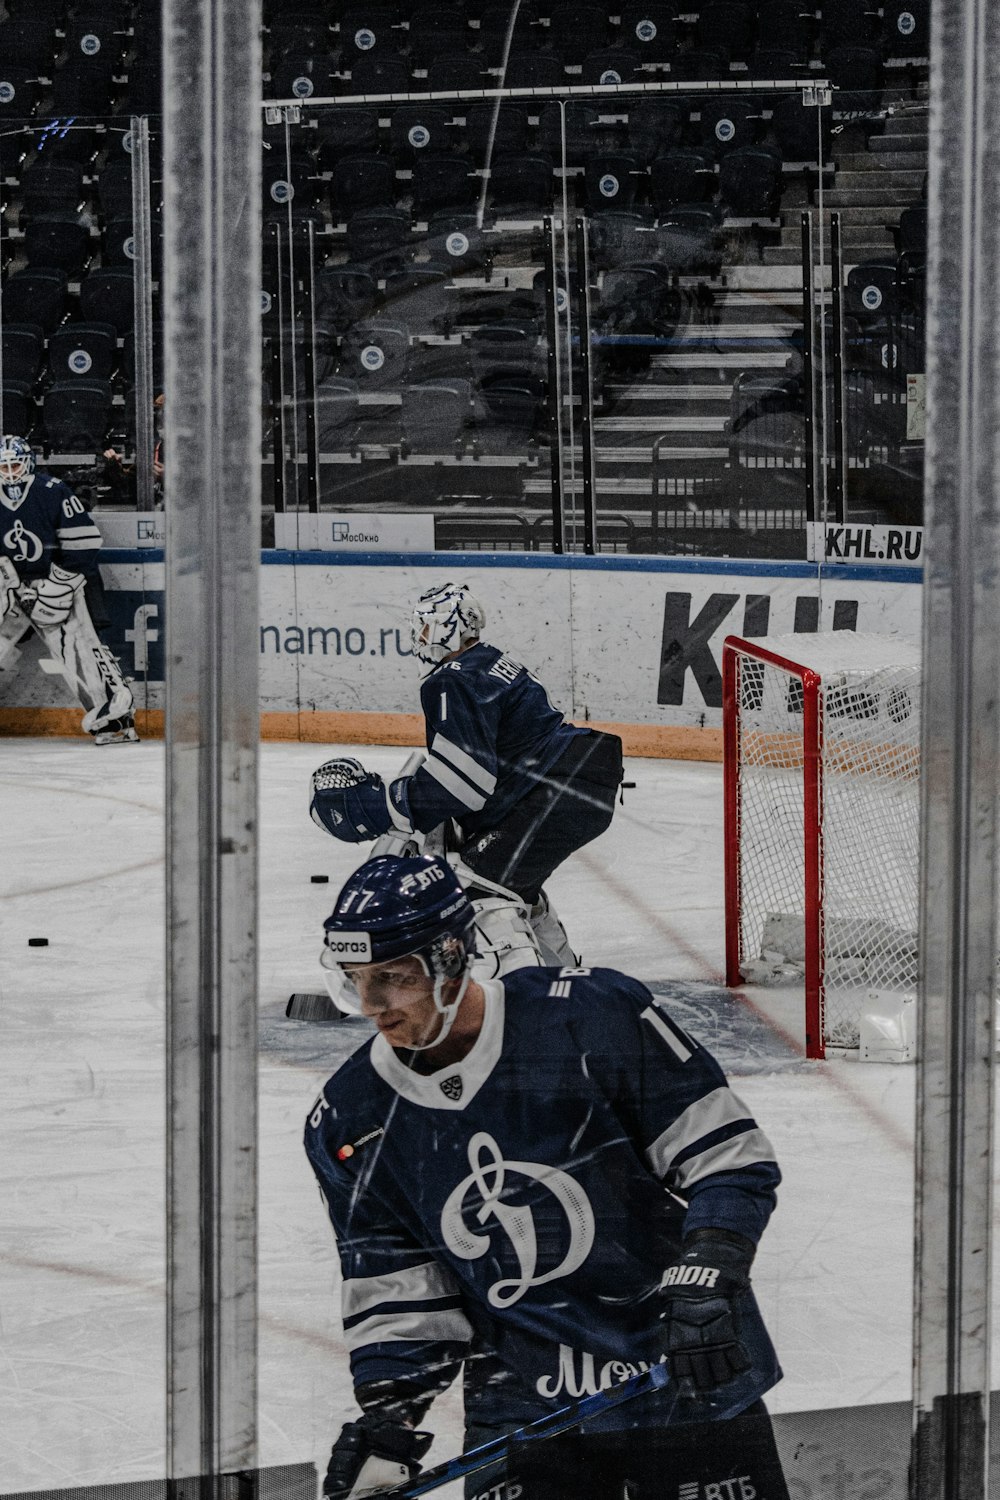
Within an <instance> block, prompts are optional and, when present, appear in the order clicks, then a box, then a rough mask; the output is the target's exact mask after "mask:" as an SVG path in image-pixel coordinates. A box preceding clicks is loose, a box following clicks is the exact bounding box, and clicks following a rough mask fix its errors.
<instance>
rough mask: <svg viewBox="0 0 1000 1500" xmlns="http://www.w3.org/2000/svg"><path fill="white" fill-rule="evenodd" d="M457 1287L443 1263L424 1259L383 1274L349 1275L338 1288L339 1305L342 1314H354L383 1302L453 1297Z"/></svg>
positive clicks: (350, 1315)
mask: <svg viewBox="0 0 1000 1500" xmlns="http://www.w3.org/2000/svg"><path fill="white" fill-rule="evenodd" d="M457 1291H458V1283H457V1282H456V1280H455V1278H454V1276H452V1274H451V1272H450V1271H449V1270H448V1269H447V1267H446V1266H442V1265H439V1264H438V1263H437V1261H434V1260H425V1261H421V1263H420V1265H418V1266H406V1267H404V1269H403V1270H402V1271H387V1272H386V1273H385V1275H384V1276H352V1277H349V1278H348V1279H347V1280H346V1281H345V1282H344V1284H343V1287H342V1289H341V1308H342V1311H343V1314H344V1317H345V1318H355V1317H357V1315H358V1313H363V1312H367V1311H368V1309H369V1308H370V1307H378V1306H379V1305H380V1304H381V1303H383V1302H433V1301H435V1300H436V1299H438V1298H440V1297H454V1296H455V1294H456V1292H457Z"/></svg>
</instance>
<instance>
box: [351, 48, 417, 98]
mask: <svg viewBox="0 0 1000 1500" xmlns="http://www.w3.org/2000/svg"><path fill="white" fill-rule="evenodd" d="M412 91H413V86H412V84H411V82H410V68H409V64H408V63H407V62H406V60H405V58H402V57H398V56H395V55H389V56H386V55H379V54H378V53H374V52H371V53H368V52H359V53H358V54H357V56H356V58H354V59H352V61H351V87H350V92H351V93H352V94H407V93H411V92H412Z"/></svg>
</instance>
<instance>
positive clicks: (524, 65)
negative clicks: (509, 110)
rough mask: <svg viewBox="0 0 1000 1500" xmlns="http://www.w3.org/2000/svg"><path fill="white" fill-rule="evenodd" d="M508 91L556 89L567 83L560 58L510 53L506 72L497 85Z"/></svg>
mask: <svg viewBox="0 0 1000 1500" xmlns="http://www.w3.org/2000/svg"><path fill="white" fill-rule="evenodd" d="M501 81H502V83H503V86H504V87H505V88H509V89H558V88H562V87H563V85H564V84H565V83H566V82H567V78H566V70H565V68H564V67H563V63H562V58H560V57H556V55H555V54H554V53H550V52H534V51H532V52H522V53H519V54H518V55H516V56H515V55H514V53H513V52H512V53H511V56H510V60H509V61H508V64H507V72H506V74H505V76H504V77H503V79H502V80H501V79H500V77H499V76H498V77H497V79H496V82H497V84H498V85H499V84H500V83H501Z"/></svg>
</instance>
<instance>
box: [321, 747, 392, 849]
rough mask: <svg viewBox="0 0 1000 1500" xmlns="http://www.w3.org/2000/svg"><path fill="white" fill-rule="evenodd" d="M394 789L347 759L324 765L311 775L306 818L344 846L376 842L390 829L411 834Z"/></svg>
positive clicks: (343, 758)
mask: <svg viewBox="0 0 1000 1500" xmlns="http://www.w3.org/2000/svg"><path fill="white" fill-rule="evenodd" d="M396 785H397V783H395V782H394V783H393V784H392V786H386V784H385V782H384V781H383V780H382V778H381V776H379V775H378V774H377V773H376V772H374V771H366V770H365V768H364V766H363V765H362V764H361V762H360V761H359V760H354V759H352V758H351V757H350V756H343V757H341V758H340V759H339V760H328V761H325V762H324V763H323V765H321V766H320V767H319V768H318V769H317V770H315V771H314V772H313V774H312V794H311V797H310V801H309V816H310V817H311V818H312V820H313V822H314V823H315V824H316V825H317V826H318V827H319V828H322V829H324V830H325V832H327V833H332V834H333V836H334V838H335V839H340V840H341V841H342V842H343V843H345V844H360V843H363V842H364V840H365V839H376V838H378V837H379V835H380V834H383V833H388V832H389V830H390V829H393V828H394V829H396V830H397V831H398V832H400V833H407V834H410V833H412V832H413V828H412V826H411V824H410V822H409V819H408V818H406V816H405V815H404V814H403V813H402V812H401V811H400V810H399V808H398V807H397V806H396V804H395V802H394V801H393V792H394V790H395V787H396Z"/></svg>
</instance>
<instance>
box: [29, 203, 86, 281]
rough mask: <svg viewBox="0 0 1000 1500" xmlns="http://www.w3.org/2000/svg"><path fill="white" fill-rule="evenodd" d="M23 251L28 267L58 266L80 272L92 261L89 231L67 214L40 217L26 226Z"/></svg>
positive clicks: (80, 221)
mask: <svg viewBox="0 0 1000 1500" xmlns="http://www.w3.org/2000/svg"><path fill="white" fill-rule="evenodd" d="M24 249H25V255H26V257H27V261H28V264H29V266H58V267H59V269H60V270H63V271H67V272H70V273H79V272H80V271H82V269H83V267H84V266H85V265H86V263H87V261H88V260H89V259H90V254H91V250H90V228H89V225H88V224H87V223H86V222H85V221H84V220H83V219H80V218H76V217H73V216H71V215H67V214H37V215H34V216H33V217H32V218H31V219H30V221H29V222H28V224H27V225H26V227H25V231H24Z"/></svg>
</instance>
